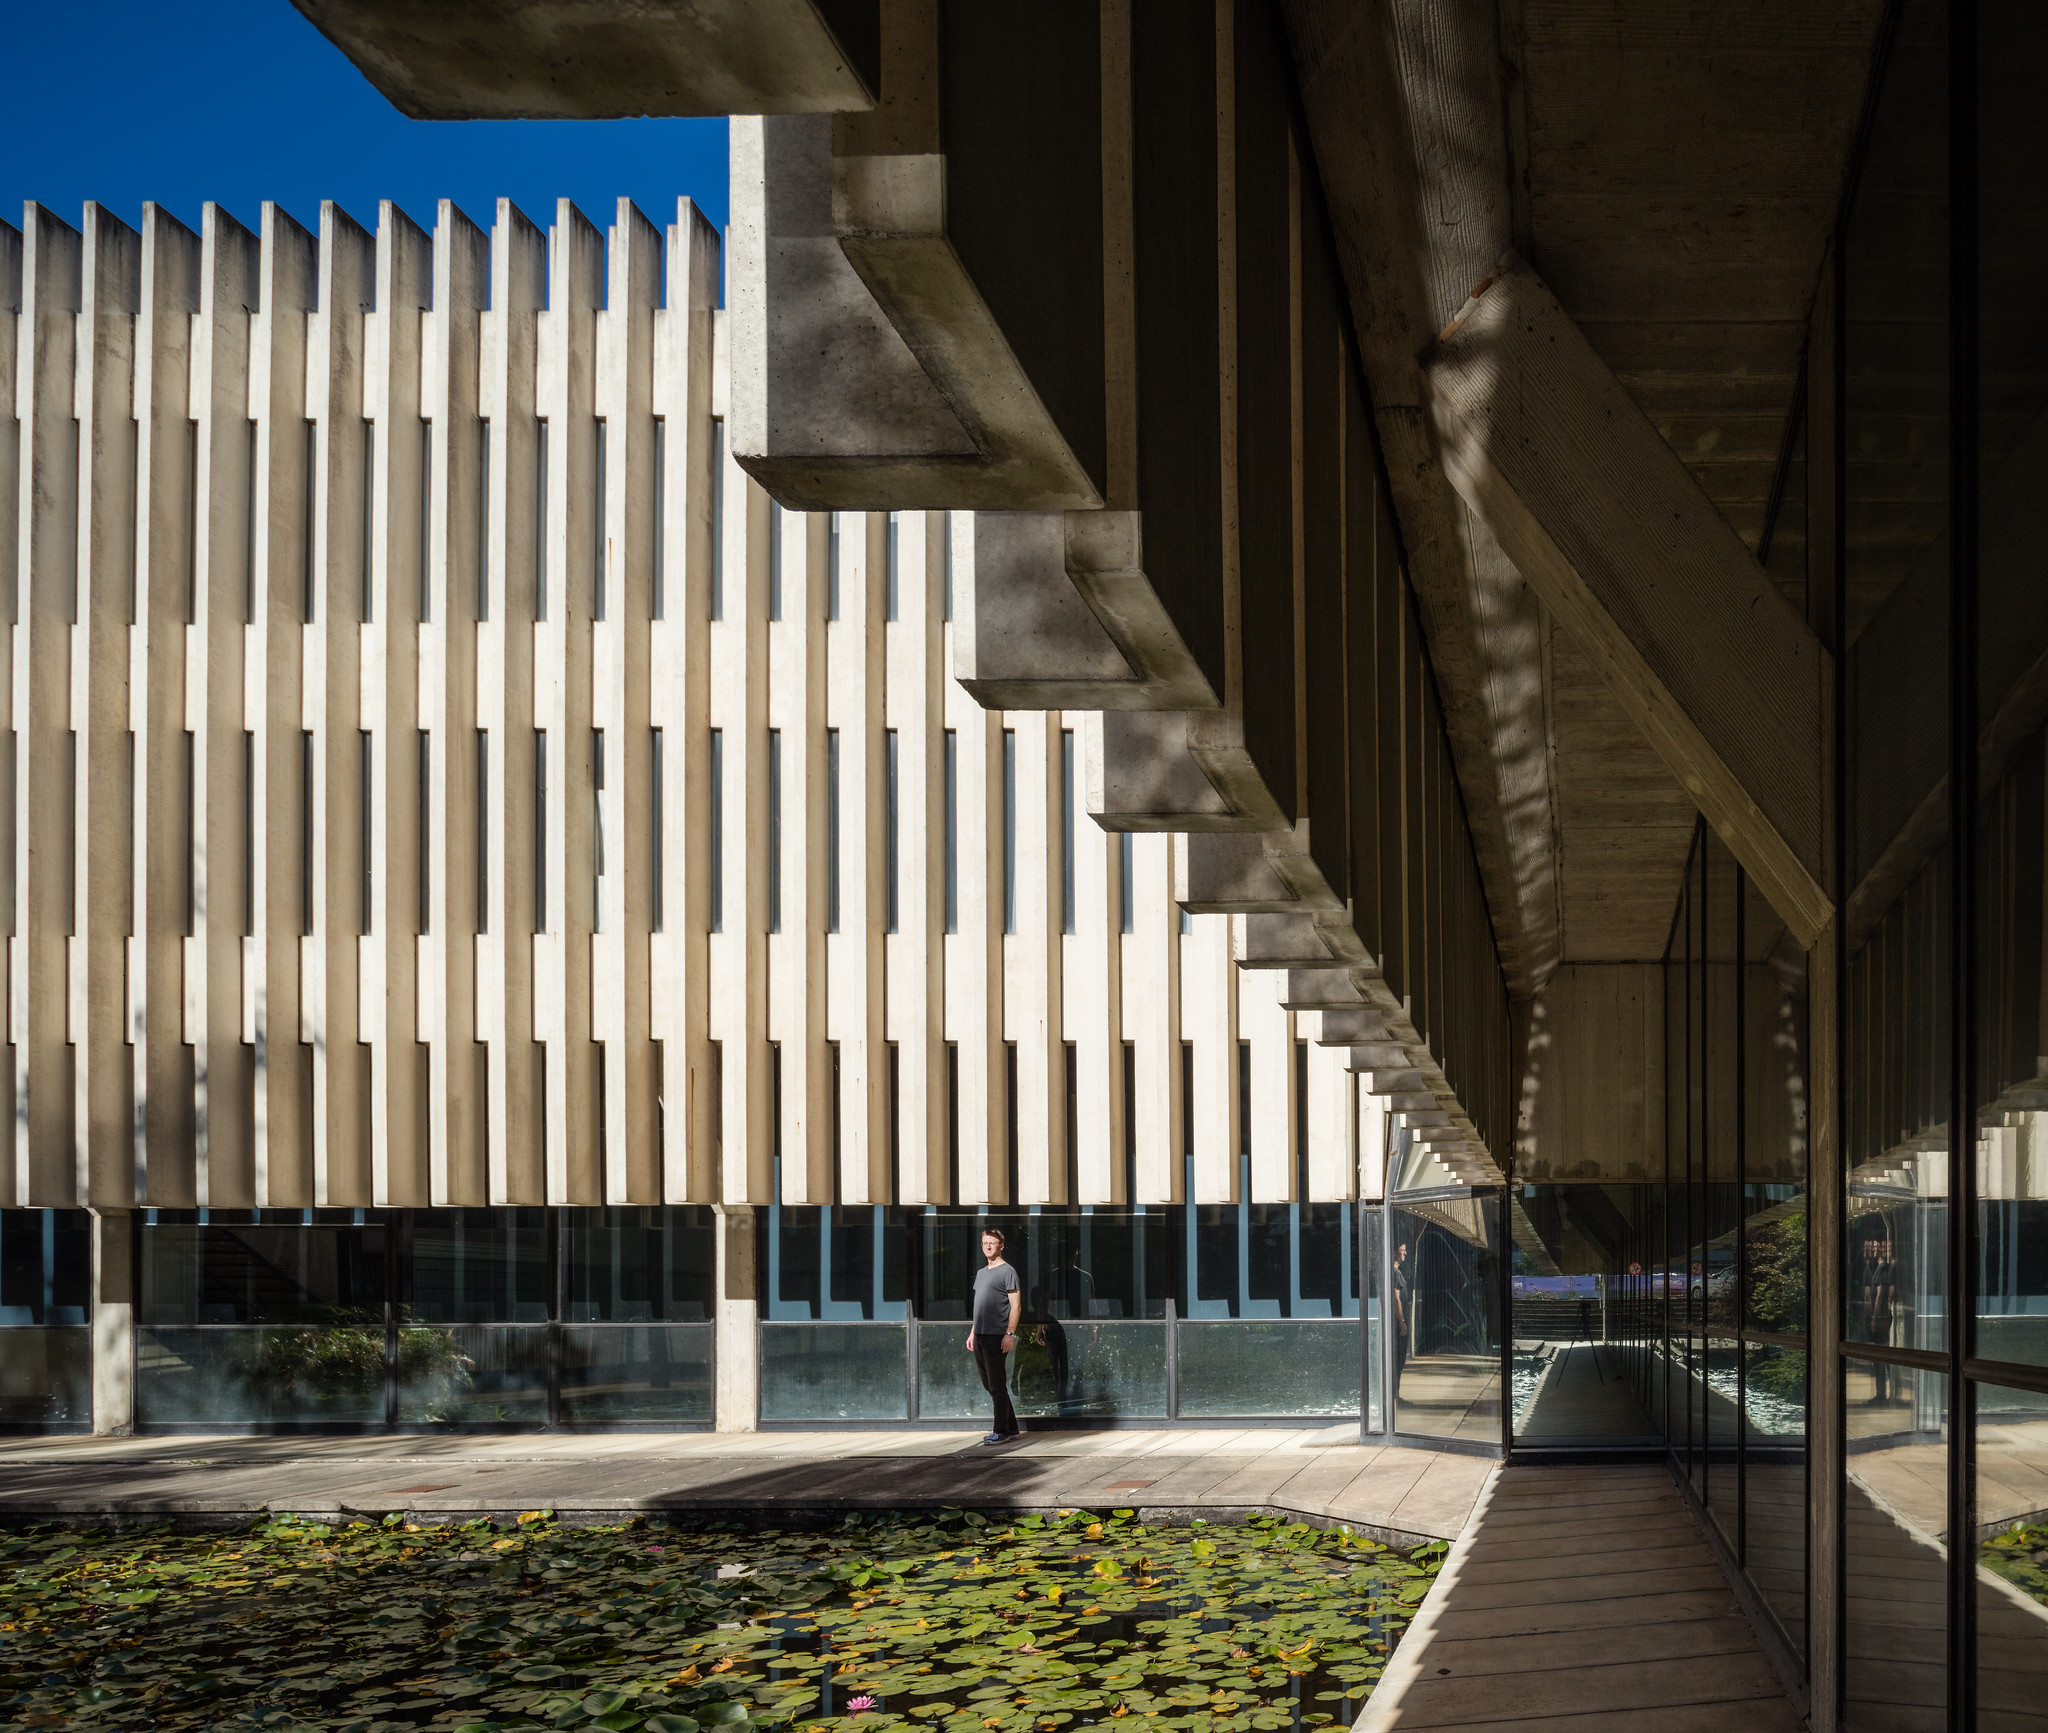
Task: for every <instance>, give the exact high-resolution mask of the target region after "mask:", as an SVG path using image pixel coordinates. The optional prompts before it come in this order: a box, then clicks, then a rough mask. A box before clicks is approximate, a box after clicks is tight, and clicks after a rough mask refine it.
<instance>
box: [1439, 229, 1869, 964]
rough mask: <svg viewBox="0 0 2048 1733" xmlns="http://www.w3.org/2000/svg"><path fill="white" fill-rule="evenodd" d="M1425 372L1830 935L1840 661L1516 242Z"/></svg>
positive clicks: (1702, 766) (1739, 838) (1686, 748)
mask: <svg viewBox="0 0 2048 1733" xmlns="http://www.w3.org/2000/svg"><path fill="white" fill-rule="evenodd" d="M1427 372H1428V379H1429V385H1430V393H1431V399H1430V407H1431V412H1432V417H1433V420H1434V423H1435V428H1436V432H1437V435H1438V439H1439V442H1440V446H1441V450H1442V453H1443V461H1444V465H1445V469H1446V471H1447V472H1448V474H1449V475H1450V477H1451V480H1452V481H1453V483H1454V484H1455V485H1456V486H1457V488H1458V491H1459V493H1460V494H1461V495H1462V496H1463V497H1464V499H1465V501H1466V503H1467V504H1468V505H1469V506H1470V507H1471V508H1472V511H1473V513H1474V514H1475V515H1476V516H1479V517H1481V518H1483V519H1484V520H1485V521H1486V522H1487V524H1488V525H1489V527H1490V528H1491V529H1492V530H1493V532H1494V535H1495V536H1496V537H1497V539H1498V540H1499V541H1500V543H1501V545H1502V546H1503V547H1505V548H1506V549H1507V550H1508V551H1509V553H1510V554H1511V556H1512V557H1513V558H1514V561H1515V563H1516V565H1517V567H1518V568H1519V569H1520V570H1521V572H1522V573H1523V575H1524V576H1525V577H1526V578H1527V579H1528V581H1529V583H1530V585H1531V586H1532V587H1533V588H1534V589H1535V590H1536V591H1537V593H1538V594H1539V595H1540V596H1541V597H1542V599H1543V601H1544V603H1545V605H1546V606H1547V607H1549V608H1550V610H1551V611H1552V612H1553V613H1555V614H1556V615H1557V617H1558V619H1559V620H1560V621H1561V622H1563V624H1564V625H1565V627H1566V629H1567V630H1569V631H1570V632H1571V634H1572V636H1573V638H1574V639H1575V640H1576V642H1577V643H1578V645H1579V647H1580V648H1581V650H1582V651H1583V652H1584V653H1585V654H1586V655H1587V657H1588V658H1589V659H1590V660H1591V661H1592V662H1593V663H1594V665H1595V667H1596V668H1598V670H1599V672H1600V675H1601V677H1602V679H1603V680H1604V681H1605V683H1606V684H1607V687H1608V689H1609V690H1610V691H1611V692H1612V693H1613V694H1614V695H1615V697H1616V698H1617V699H1618V700H1619V701H1620V703H1621V704H1622V706H1623V708H1625V709H1626V710H1627V711H1628V713H1629V715H1630V717H1631V719H1632V720H1633V721H1634V722H1635V724H1636V726H1637V728H1638V729H1640V730H1641V732H1642V734H1643V736H1644V737H1645V738H1646V739H1647V740H1648V741H1649V742H1650V744H1651V745H1652V746H1653V747H1654V748H1655V749H1656V751H1657V754H1658V756H1659V757H1661V758H1662V759H1663V760H1664V762H1665V764H1666V766H1667V767H1668V768H1669V769H1670V770H1671V772H1672V774H1673V775H1674V776H1675V777H1676V778H1677V779H1678V781H1679V782H1680V783H1681V784H1682V785H1683V786H1684V788H1685V789H1686V791H1687V792H1688V793H1689V794H1691V796H1692V797H1693V799H1694V801H1695V802H1696V804H1697V805H1698V806H1699V809H1700V811H1701V812H1702V813H1704V814H1705V815H1706V818H1707V821H1708V823H1710V824H1712V825H1713V826H1714V828H1715V830H1716V831H1718V832H1719V833H1720V835H1721V837H1722V838H1723V840H1724V841H1726V843H1727V844H1728V846H1729V848H1730V849H1731V850H1732V851H1733V853H1734V854H1735V856H1736V858H1737V859H1738V860H1740V861H1741V862H1742V864H1743V866H1744V868H1746V869H1747V871H1748V873H1749V875H1750V877H1751V878H1752V879H1754V880H1755V881H1756V883H1757V886H1758V888H1759V889H1760V890H1761V891H1763V893H1764V895H1765V896H1766V897H1768V898H1769V900H1770V902H1771V905H1772V907H1773V908H1775V909H1776V910H1777V911H1778V913H1779V914H1780V915H1781V916H1783V917H1784V919H1785V921H1786V924H1787V925H1788V926H1789V927H1790V928H1791V929H1792V931H1793V933H1794V934H1795V935H1796V936H1797V937H1798V939H1799V941H1800V943H1801V945H1802V946H1806V947H1810V946H1812V945H1813V944H1814V943H1815V942H1816V941H1817V940H1818V939H1819V937H1820V935H1821V932H1822V931H1823V929H1824V928H1825V927H1826V925H1827V923H1828V921H1829V919H1830V918H1831V917H1832V915H1833V913H1834V905H1833V903H1832V901H1831V900H1830V899H1829V897H1828V894H1827V892H1826V891H1825V890H1823V889H1822V885H1821V879H1822V876H1823V874H1822V850H1823V838H1822V815H1823V811H1824V805H1823V802H1824V790H1823V787H1822V778H1823V774H1824V770H1825V754H1824V752H1823V742H1824V739H1825V727H1826V715H1827V707H1828V692H1829V688H1830V682H1831V679H1832V662H1831V659H1830V658H1829V656H1828V654H1827V652H1826V650H1825V649H1824V648H1823V647H1822V645H1821V642H1820V640H1819V639H1818V638H1817V637H1815V635H1814V634H1813V632H1812V630H1811V629H1810V628H1809V627H1808V626H1807V624H1806V622H1805V621H1804V620H1802V619H1800V618H1799V616H1798V615H1797V614H1796V613H1794V612H1793V610H1792V608H1791V606H1790V605H1789V604H1788V603H1787V602H1786V601H1785V600H1784V598H1783V596H1782V594H1781V593H1780V591H1779V590H1778V587H1777V586H1776V585H1775V584H1774V583H1772V582H1771V580H1770V579H1769V577H1768V576H1766V574H1765V572H1764V570H1763V568H1762V567H1761V566H1760V565H1759V564H1758V563H1757V561H1756V558H1755V556H1754V555H1752V554H1751V553H1750V551H1749V549H1748V548H1747V547H1746V546H1745V545H1744V544H1743V542H1742V539H1741V538H1740V537H1739V536H1738V535H1736V533H1735V532H1734V530H1732V529H1731V528H1729V526H1728V523H1727V520H1726V519H1725V518H1723V517H1722V515H1721V514H1720V512H1719V511H1718V510H1716V509H1715V506H1714V504H1713V502H1712V501H1711V500H1709V499H1708V498H1707V496H1706V494H1705V493H1704V491H1702V489H1701V488H1700V485H1699V483H1698V482H1697V481H1696V480H1695V479H1694V478H1693V476H1692V475H1691V473H1690V472H1689V471H1688V470H1687V469H1686V468H1685V466H1684V464H1683V463H1681V462H1680V461H1679V459H1678V456H1677V454H1676V453H1674V452H1673V451H1672V450H1671V448H1670V446H1669V445H1667V444H1666V443H1665V442H1664V440H1663V439H1662V438H1660V437H1659V435H1658V433H1657V430H1656V429H1655V428H1654V427H1653V426H1652V425H1651V424H1650V422H1649V420H1648V418H1647V417H1646V416H1644V414H1643V413H1642V411H1641V410H1640V409H1638V408H1637V407H1636V405H1635V403H1634V402H1633V400H1632V399H1630V397H1629V396H1628V394H1627V392H1626V391H1624V390H1623V388H1622V386H1621V384H1620V383H1619V381H1617V380H1616V379H1615V378H1614V375H1613V374H1612V373H1611V372H1610V371H1609V370H1608V368H1607V366H1606V364H1605V363H1604V362H1603V361H1601V359H1600V358H1599V356H1598V355H1597V354H1595V353H1594V351H1593V348H1592V346H1591V344H1589V343H1588V342H1587V341H1586V339H1585V337H1584V335H1583V333H1581V332H1580V330H1579V328H1578V326H1577V325H1576V324H1575V323H1574V322H1573V321H1572V319H1571V317H1570V316H1569V315H1568V314H1567V313H1566V312H1565V311H1564V309H1563V308H1562V307H1560V306H1559V305H1558V303H1557V300H1556V297H1555V296H1553V295H1552V294H1551V293H1550V291H1549V289H1548V288H1546V287H1545V286H1544V284H1543V282H1542V281H1541V279H1539V278H1538V277H1537V275H1536V273H1535V272H1534V271H1533V270H1532V269H1531V268H1530V267H1529V266H1528V265H1527V264H1526V263H1525V262H1523V261H1522V260H1520V259H1518V258H1516V257H1515V256H1514V255H1513V254H1512V252H1510V253H1508V254H1506V255H1504V257H1503V259H1502V261H1501V263H1500V265H1499V266H1498V267H1497V268H1496V269H1495V271H1494V272H1492V273H1491V274H1490V275H1489V276H1488V277H1487V278H1486V279H1484V280H1482V282H1481V283H1480V284H1479V286H1478V288H1477V289H1476V290H1475V292H1474V295H1473V297H1472V299H1471V300H1470V301H1468V302H1467V304H1466V305H1465V307H1464V308H1462V309H1461V310H1460V311H1459V313H1458V315H1457V316H1456V317H1455V318H1454V319H1453V320H1452V321H1451V322H1450V323H1449V324H1448V325H1447V326H1446V328H1445V331H1444V334H1443V337H1442V339H1441V341H1440V342H1439V343H1438V344H1437V345H1436V346H1435V348H1434V349H1433V351H1432V352H1431V355H1430V358H1429V362H1428V368H1427ZM1588 476H1599V477H1602V478H1604V485H1602V486H1601V487H1599V488H1597V489H1589V488H1587V487H1586V486H1585V485H1584V479H1585V478H1586V477H1588Z"/></svg>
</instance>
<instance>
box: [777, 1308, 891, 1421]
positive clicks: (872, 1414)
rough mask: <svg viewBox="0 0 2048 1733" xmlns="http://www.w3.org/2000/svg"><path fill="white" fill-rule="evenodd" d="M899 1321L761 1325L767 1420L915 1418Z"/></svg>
mask: <svg viewBox="0 0 2048 1733" xmlns="http://www.w3.org/2000/svg"><path fill="white" fill-rule="evenodd" d="M907 1352H908V1346H907V1342H906V1339H905V1334H904V1328H903V1326H902V1325H901V1324H801V1323H798V1324H774V1323H764V1324H763V1325H762V1326H761V1418H762V1419H763V1420H903V1419H906V1418H908V1416H909V1413H910V1375H909V1368H908V1366H907V1365H906V1363H905V1355H906V1353H907Z"/></svg>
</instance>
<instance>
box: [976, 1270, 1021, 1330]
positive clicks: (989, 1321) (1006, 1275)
mask: <svg viewBox="0 0 2048 1733" xmlns="http://www.w3.org/2000/svg"><path fill="white" fill-rule="evenodd" d="M1016 1291H1017V1272H1016V1271H1015V1270H1013V1269H1011V1268H1010V1266H1009V1265H1008V1264H1004V1263H995V1264H983V1265H982V1266H981V1268H980V1269H978V1270H976V1271H975V1272H974V1333H975V1334H976V1335H977V1336H1001V1335H1003V1334H1005V1333H1007V1331H1008V1330H1009V1328H1010V1296H1011V1295H1012V1294H1014V1293H1015V1292H1016Z"/></svg>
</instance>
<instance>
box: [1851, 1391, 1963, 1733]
mask: <svg viewBox="0 0 2048 1733" xmlns="http://www.w3.org/2000/svg"><path fill="white" fill-rule="evenodd" d="M1845 1384H1846V1396H1847V1402H1848V1415H1847V1418H1848V1450H1849V1456H1848V1469H1849V1472H1848V1489H1847V1496H1846V1499H1845V1501H1844V1506H1843V1511H1842V1528H1843V1552H1844V1564H1845V1572H1844V1580H1845V1585H1846V1594H1847V1608H1846V1616H1847V1631H1848V1645H1847V1650H1846V1653H1845V1655H1844V1663H1845V1664H1844V1666H1843V1669H1842V1671H1843V1692H1844V1712H1845V1719H1846V1722H1847V1725H1848V1726H1849V1727H1850V1728H1851V1729H1853V1730H1854V1733H1945V1729H1946V1727H1947V1709H1946V1707H1945V1704H1946V1702H1947V1686H1946V1680H1947V1646H1948V1635H1947V1628H1948V1614H1947V1606H1948V1585H1947V1565H1946V1563H1945V1562H1944V1561H1945V1554H1946V1550H1947V1549H1946V1545H1945V1531H1946V1529H1947V1526H1948V1508H1947V1493H1946V1486H1947V1474H1948V1380H1947V1378H1945V1377H1944V1376H1943V1375H1942V1374H1941V1373H1939V1372H1922V1371H1919V1370H1917V1369H1914V1368H1909V1367H1903V1366H1891V1365H1887V1364H1884V1363H1883V1362H1880V1361H1874V1360H1850V1361H1848V1362H1847V1363H1846V1377H1845Z"/></svg>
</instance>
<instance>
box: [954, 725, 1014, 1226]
mask: <svg viewBox="0 0 2048 1733" xmlns="http://www.w3.org/2000/svg"><path fill="white" fill-rule="evenodd" d="M1006 720H1007V718H1006V717H1005V716H1004V715H1003V713H1002V712H1000V711H986V710H983V709H982V708H981V707H980V706H979V705H978V704H976V703H975V702H974V700H973V699H971V698H969V697H968V696H967V694H966V692H964V691H963V690H961V689H960V688H959V687H958V686H957V685H956V686H951V687H949V688H948V689H947V692H946V724H947V726H948V727H950V728H951V729H952V730H953V731H954V734H955V736H956V738H957V740H958V743H959V744H958V749H957V752H956V754H955V761H956V763H957V766H958V777H957V788H958V798H957V811H958V815H959V846H958V860H959V899H958V901H959V910H960V921H959V931H958V933H957V934H955V935H954V936H953V937H952V938H949V939H948V940H947V941H946V1035H947V1038H948V1039H949V1040H951V1041H953V1042H955V1043H957V1044H958V1051H959V1067H960V1162H959V1167H960V1182H959V1183H960V1190H959V1195H958V1196H957V1197H956V1198H955V1199H954V1200H953V1201H954V1202H956V1203H965V1204H977V1203H1007V1202H1008V1201H1009V1198H1008V1195H1007V1194H1008V1189H1009V1178H1008V1159H1007V1156H1008V1152H1007V1150H1006V1148H1005V1140H1006V1139H1007V1137H1008V1132H1009V1124H1008V1114H1007V1111H1006V1108H1007V1104H1006V1103H1005V1101H1004V1099H1003V1095H1004V1088H1005V1065H1004V1056H1003V1022H1002V1018H1003V724H1004V722H1005V721H1006ZM940 1123H941V1124H942V1125H943V1123H944V1121H943V1120H941V1122H940ZM940 1150H941V1157H940V1159H941V1160H943V1150H944V1145H943V1143H941V1145H940Z"/></svg>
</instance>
